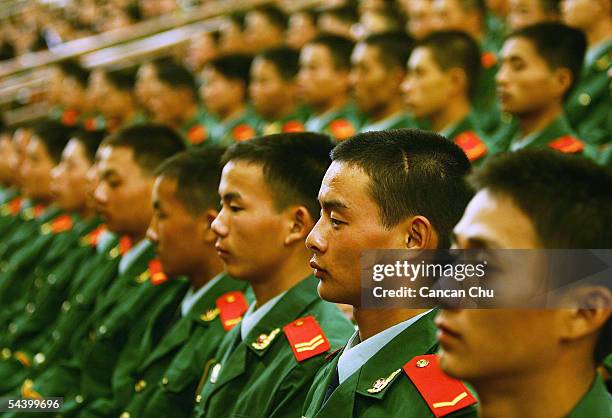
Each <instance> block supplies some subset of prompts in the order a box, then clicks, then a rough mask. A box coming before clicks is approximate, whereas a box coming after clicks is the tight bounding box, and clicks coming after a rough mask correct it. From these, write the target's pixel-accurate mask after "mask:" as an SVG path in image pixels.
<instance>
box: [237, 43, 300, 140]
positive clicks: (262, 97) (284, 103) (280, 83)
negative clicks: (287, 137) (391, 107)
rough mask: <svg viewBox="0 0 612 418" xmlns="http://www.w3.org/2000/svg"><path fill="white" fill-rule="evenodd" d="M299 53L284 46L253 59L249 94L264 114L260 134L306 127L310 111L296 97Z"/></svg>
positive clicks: (255, 106) (257, 110)
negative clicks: (300, 104)
mask: <svg viewBox="0 0 612 418" xmlns="http://www.w3.org/2000/svg"><path fill="white" fill-rule="evenodd" d="M299 57H300V54H299V52H298V51H296V50H294V49H291V48H288V47H280V48H274V49H269V50H266V51H264V52H262V53H260V54H259V55H257V56H256V57H255V59H254V60H253V63H252V64H251V82H250V84H249V96H250V97H251V101H252V102H253V107H254V108H255V111H256V112H257V114H258V116H260V121H259V123H258V124H257V127H256V131H257V135H270V134H277V133H280V132H302V131H304V122H306V119H307V118H308V115H309V112H308V110H307V109H305V108H304V107H302V106H299V105H298V103H297V100H296V94H297V86H296V80H295V77H296V75H297V72H298V65H299V63H298V61H299Z"/></svg>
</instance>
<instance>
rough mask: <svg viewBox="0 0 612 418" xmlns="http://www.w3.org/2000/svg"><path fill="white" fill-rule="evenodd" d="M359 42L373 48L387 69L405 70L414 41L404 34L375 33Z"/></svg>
mask: <svg viewBox="0 0 612 418" xmlns="http://www.w3.org/2000/svg"><path fill="white" fill-rule="evenodd" d="M361 42H363V43H364V44H366V45H369V46H373V47H375V48H376V49H377V50H378V53H379V56H380V59H381V61H382V63H383V64H384V65H385V67H387V68H393V67H401V68H402V69H403V68H405V67H406V62H407V61H408V58H410V53H411V52H412V49H413V48H414V41H413V40H412V38H411V37H410V36H408V35H407V34H406V33H404V32H385V33H377V34H373V35H369V36H368V37H366V38H365V39H364V40H363V41H361Z"/></svg>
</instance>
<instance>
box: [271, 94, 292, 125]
mask: <svg viewBox="0 0 612 418" xmlns="http://www.w3.org/2000/svg"><path fill="white" fill-rule="evenodd" d="M275 110H276V111H275V112H274V113H270V114H269V115H264V117H265V118H266V120H268V121H278V120H281V119H283V118H284V117H285V116H288V115H290V114H292V113H293V112H295V102H294V101H293V100H291V99H289V100H287V101H286V102H285V103H283V104H281V105H280V106H278V107H276V109H275Z"/></svg>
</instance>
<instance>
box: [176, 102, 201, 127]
mask: <svg viewBox="0 0 612 418" xmlns="http://www.w3.org/2000/svg"><path fill="white" fill-rule="evenodd" d="M197 111H198V105H197V104H196V103H191V104H190V105H188V106H187V109H186V110H185V111H184V112H181V114H180V120H178V121H177V123H176V126H177V127H179V128H180V127H181V126H182V125H183V124H185V123H187V122H188V121H190V120H191V119H193V118H194V117H195V115H196V113H197Z"/></svg>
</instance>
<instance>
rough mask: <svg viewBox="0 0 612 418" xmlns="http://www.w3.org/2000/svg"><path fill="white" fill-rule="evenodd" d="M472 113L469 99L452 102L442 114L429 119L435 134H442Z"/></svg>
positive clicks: (439, 113) (438, 113) (436, 114)
mask: <svg viewBox="0 0 612 418" xmlns="http://www.w3.org/2000/svg"><path fill="white" fill-rule="evenodd" d="M470 111H471V107H470V102H469V101H468V99H467V98H460V99H457V100H451V101H450V102H449V103H448V105H446V106H445V107H444V108H443V109H441V110H440V112H437V113H435V114H433V115H432V116H430V117H429V121H430V122H431V127H432V129H433V130H434V131H435V132H442V131H443V130H444V129H446V128H448V127H449V126H451V125H454V124H455V123H459V122H461V121H462V120H463V119H465V118H466V117H467V116H468V115H469V114H470Z"/></svg>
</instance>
